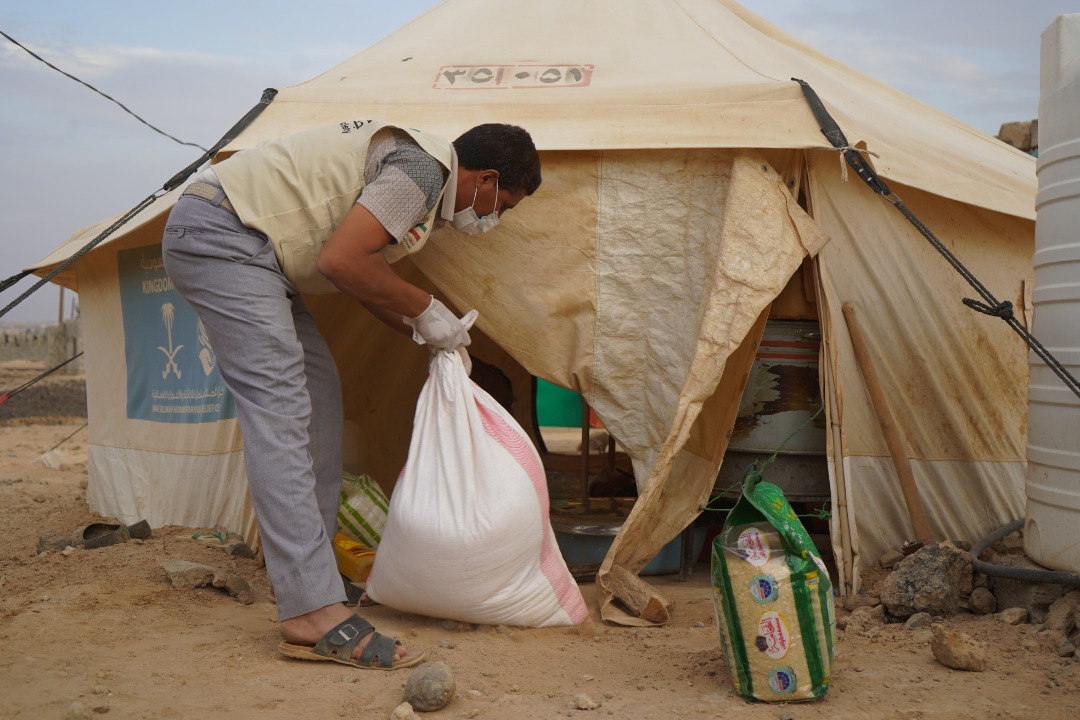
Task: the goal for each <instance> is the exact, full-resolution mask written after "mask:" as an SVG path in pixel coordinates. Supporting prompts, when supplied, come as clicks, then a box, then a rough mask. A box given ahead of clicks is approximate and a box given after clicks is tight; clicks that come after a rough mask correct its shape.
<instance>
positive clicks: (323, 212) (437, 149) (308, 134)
mask: <svg viewBox="0 0 1080 720" xmlns="http://www.w3.org/2000/svg"><path fill="white" fill-rule="evenodd" d="M396 127H397V126H396V125H391V124H389V123H385V122H381V121H378V120H350V121H348V122H343V123H340V124H338V125H332V126H327V127H318V128H313V129H311V130H304V131H301V132H298V133H295V134H293V135H287V136H285V137H282V138H277V139H275V140H268V141H265V142H261V143H259V144H258V145H256V146H255V147H254V148H252V149H250V150H243V151H241V152H238V153H236V154H235V155H232V156H231V157H229V158H227V159H225V160H223V161H221V162H220V163H217V164H216V165H214V172H215V173H216V174H217V176H218V180H220V181H221V186H222V188H224V190H225V194H226V195H228V197H229V200H230V201H231V202H232V204H233V207H234V208H236V214H237V215H238V216H239V217H240V220H241V222H243V223H244V225H246V226H248V227H250V228H253V229H255V230H258V231H260V232H262V233H263V234H265V235H266V236H267V238H269V240H270V242H271V243H272V244H273V246H274V253H275V254H276V255H277V259H278V263H279V264H280V265H281V270H282V272H283V273H284V274H285V277H287V278H288V279H289V281H290V282H292V284H293V285H295V286H296V288H297V289H298V290H300V291H301V292H305V293H331V292H337V288H336V287H334V285H333V283H331V282H330V281H329V280H327V279H326V277H324V276H323V275H322V274H321V273H320V272H319V270H318V268H317V266H316V264H315V261H316V259H317V258H318V257H319V251H320V250H321V249H322V246H323V243H325V242H326V239H327V238H329V237H330V233H332V232H333V231H334V228H336V227H337V226H338V225H339V224H340V223H341V221H342V219H344V217H345V214H346V213H348V212H349V210H350V209H352V206H353V205H354V204H355V203H356V199H357V198H358V197H360V191H361V190H363V189H364V163H365V161H366V160H367V152H368V145H369V144H370V142H371V138H372V137H373V136H374V135H375V133H377V132H379V131H380V130H383V129H387V128H396ZM398 129H400V130H402V131H403V132H406V133H408V134H409V135H411V136H412V137H413V139H415V140H416V142H417V143H418V144H419V145H420V147H421V148H423V149H424V150H425V151H426V152H427V153H428V154H429V155H431V156H432V157H434V158H435V159H436V160H438V161H439V163H441V164H442V166H443V167H444V168H446V170H447V175H449V172H450V165H451V157H452V155H453V149H452V145H451V144H450V141H449V140H445V139H443V138H441V137H438V136H435V135H429V134H428V133H425V132H422V131H420V130H411V129H409V128H398ZM447 183H449V180H448V181H447ZM444 192H446V185H443V189H442V192H440V193H439V198H440V199H442V194H443V193H444ZM438 209H439V203H438V202H436V203H435V207H434V208H432V209H431V211H430V212H429V213H428V214H427V215H426V216H425V217H424V219H423V220H421V221H420V223H419V224H418V225H416V226H415V227H413V228H412V229H411V230H409V232H407V233H406V234H405V237H404V238H399V239H398V242H397V244H396V245H387V246H386V247H385V248H383V250H382V253H383V255H384V256H385V257H386V259H387V260H389V261H390V262H395V261H397V260H399V259H401V258H403V257H404V256H406V255H408V254H409V253H412V252H416V251H417V250H419V249H420V247H421V246H422V245H423V244H424V242H425V241H426V240H427V238H428V235H430V234H431V231H432V229H433V227H434V225H435V215H436V213H437V212H438Z"/></svg>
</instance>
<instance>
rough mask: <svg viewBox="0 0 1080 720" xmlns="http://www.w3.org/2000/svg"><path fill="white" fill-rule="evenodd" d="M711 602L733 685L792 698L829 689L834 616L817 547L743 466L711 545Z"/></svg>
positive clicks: (748, 693) (779, 499)
mask: <svg viewBox="0 0 1080 720" xmlns="http://www.w3.org/2000/svg"><path fill="white" fill-rule="evenodd" d="M712 582H713V603H714V605H715V608H716V624H717V626H718V627H719V628H720V641H721V645H722V646H723V649H724V657H725V659H726V661H727V665H728V668H729V669H730V671H731V675H732V680H733V681H734V683H735V689H736V690H737V691H738V692H739V694H740V695H742V696H743V697H746V698H751V699H754V700H764V701H769V702H791V701H794V700H810V699H813V698H816V697H821V696H822V695H824V694H825V692H826V691H827V690H828V688H829V669H830V666H831V665H832V655H833V639H834V637H835V634H836V621H835V616H834V614H833V595H832V583H831V582H830V581H829V574H828V571H827V570H826V569H825V565H824V563H822V562H821V558H820V557H819V556H818V551H817V548H815V547H814V543H813V541H811V539H810V536H809V535H808V534H807V532H806V528H804V527H803V525H802V523H801V522H799V518H798V517H796V516H795V513H794V511H793V510H792V509H791V506H790V505H789V504H788V502H787V500H786V499H785V498H784V494H783V492H782V491H781V490H780V488H778V487H777V486H776V485H773V484H772V483H768V482H764V481H763V480H761V475H760V474H759V473H755V472H752V471H751V472H748V473H747V476H746V479H745V480H744V481H743V494H742V497H741V498H740V499H739V501H738V502H737V503H736V504H735V507H734V508H733V509H732V510H731V512H730V513H729V514H728V517H727V520H726V521H725V522H724V527H723V529H722V530H721V532H720V534H719V535H718V536H717V537H716V539H715V540H714V541H713V549H712Z"/></svg>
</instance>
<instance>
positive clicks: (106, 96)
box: [0, 30, 206, 151]
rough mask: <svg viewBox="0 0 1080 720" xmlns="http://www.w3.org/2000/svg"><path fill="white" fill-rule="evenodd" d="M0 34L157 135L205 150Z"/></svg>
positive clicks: (0, 33) (13, 39)
mask: <svg viewBox="0 0 1080 720" xmlns="http://www.w3.org/2000/svg"><path fill="white" fill-rule="evenodd" d="M0 35H3V36H4V37H5V38H7V39H8V40H9V41H10V42H11V43H12V44H13V45H17V46H18V47H20V48H22V49H23V50H25V51H26V53H27V54H28V55H29V56H30V57H32V58H34V59H35V60H37V61H39V62H41V63H43V64H45V65H46V66H48V67H50V68H52V69H53V70H55V71H56V72H58V73H60V74H61V75H63V76H64V77H67V78H69V79H71V80H74V81H75V82H77V83H79V84H80V85H83V86H85V87H88V88H90V89H91V90H93V91H94V92H96V93H97V94H98V95H100V96H101V97H103V98H105V99H106V100H108V101H110V102H113V103H116V105H118V106H119V107H120V109H121V110H123V111H124V112H126V113H127V114H128V115H130V116H131V117H133V118H135V119H136V120H138V121H139V122H141V123H142V124H143V125H145V126H146V127H148V128H150V129H151V130H153V131H154V132H156V133H157V134H159V135H164V136H165V137H167V138H169V139H170V140H172V141H173V142H176V143H179V144H181V145H190V146H191V147H197V148H199V149H200V150H203V151H205V150H206V148H204V147H203V146H202V145H199V144H198V143H193V142H186V141H184V140H181V139H180V138H176V137H173V136H172V135H170V134H169V133H167V132H165V131H164V130H162V129H161V128H158V127H155V126H154V125H152V124H150V123H149V122H147V121H146V120H143V119H142V118H141V117H139V116H138V115H136V114H135V113H133V112H132V111H131V110H130V109H129V108H128V107H127V105H124V103H122V102H120V101H119V100H117V99H116V98H114V97H112V96H111V95H106V94H105V93H103V92H101V91H100V90H98V89H97V88H96V87H94V86H93V85H91V84H90V83H88V82H85V81H84V80H80V79H79V78H77V77H75V76H74V75H72V74H71V73H69V72H65V71H64V70H61V69H60V68H58V67H56V66H55V65H53V64H52V63H51V62H49V61H48V60H46V59H45V58H43V57H41V56H40V55H38V54H37V53H35V52H34V51H33V50H31V49H30V48H28V47H26V46H25V45H23V44H22V43H21V42H19V41H18V40H16V39H15V38H13V37H11V36H10V35H8V34H7V33H6V32H4V31H3V30H0Z"/></svg>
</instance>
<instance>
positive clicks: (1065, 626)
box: [1045, 590, 1080, 635]
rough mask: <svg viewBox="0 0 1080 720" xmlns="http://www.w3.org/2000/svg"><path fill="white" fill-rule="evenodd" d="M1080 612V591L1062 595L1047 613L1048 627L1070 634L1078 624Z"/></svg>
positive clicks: (1051, 604)
mask: <svg viewBox="0 0 1080 720" xmlns="http://www.w3.org/2000/svg"><path fill="white" fill-rule="evenodd" d="M1078 614H1080V591H1078V590H1073V591H1072V592H1070V593H1068V594H1066V595H1062V596H1061V597H1059V598H1058V599H1057V600H1055V601H1054V602H1052V603H1050V607H1049V609H1048V610H1047V613H1046V622H1045V625H1046V629H1047V630H1056V631H1057V632H1060V633H1063V634H1065V635H1068V634H1069V633H1071V632H1072V631H1073V628H1075V627H1076V626H1077V624H1078V623H1077V615H1078Z"/></svg>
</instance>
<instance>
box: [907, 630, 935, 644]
mask: <svg viewBox="0 0 1080 720" xmlns="http://www.w3.org/2000/svg"><path fill="white" fill-rule="evenodd" d="M911 639H912V640H914V641H915V642H916V643H918V644H919V645H926V644H928V643H930V641H931V640H933V639H934V631H933V630H931V629H930V628H919V629H918V630H916V631H915V634H914V635H912V636H911Z"/></svg>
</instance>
